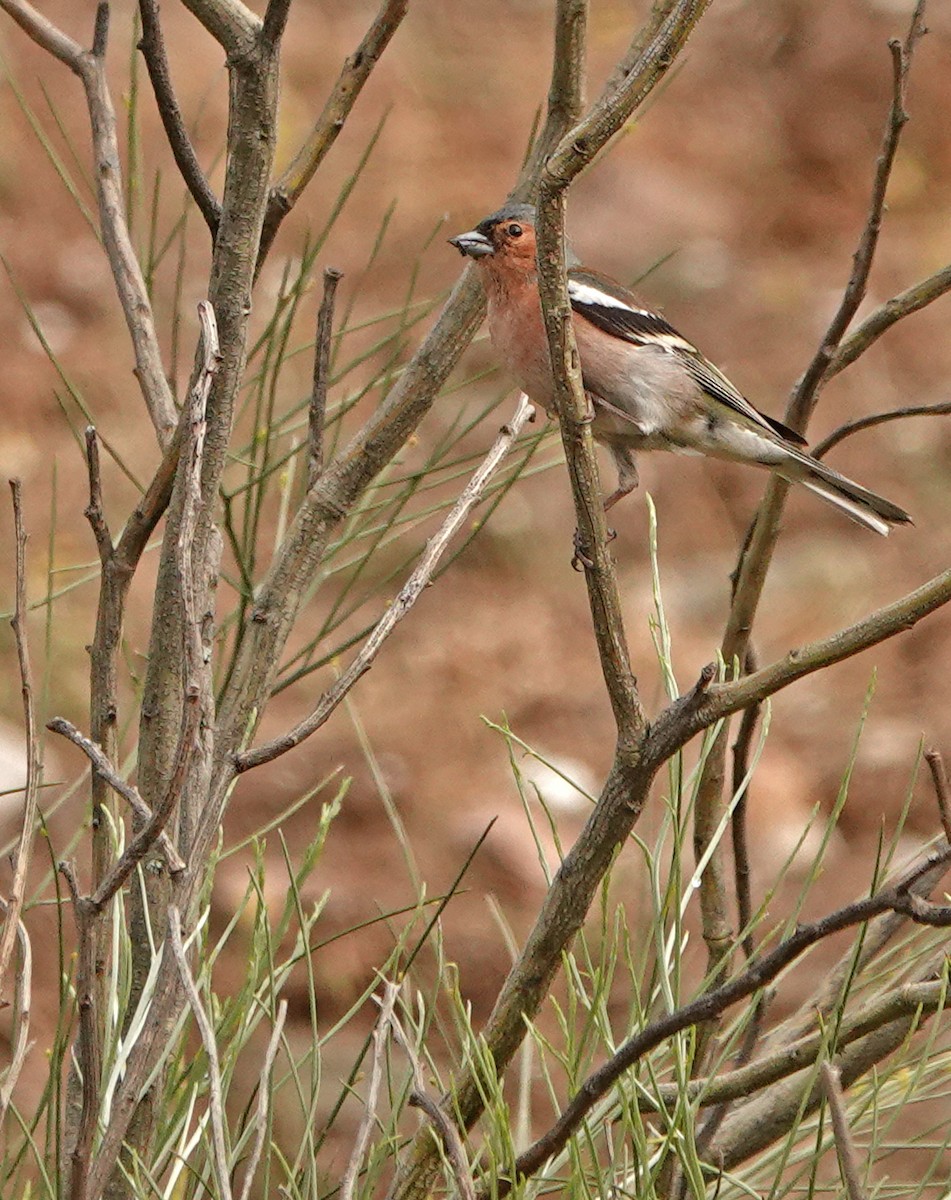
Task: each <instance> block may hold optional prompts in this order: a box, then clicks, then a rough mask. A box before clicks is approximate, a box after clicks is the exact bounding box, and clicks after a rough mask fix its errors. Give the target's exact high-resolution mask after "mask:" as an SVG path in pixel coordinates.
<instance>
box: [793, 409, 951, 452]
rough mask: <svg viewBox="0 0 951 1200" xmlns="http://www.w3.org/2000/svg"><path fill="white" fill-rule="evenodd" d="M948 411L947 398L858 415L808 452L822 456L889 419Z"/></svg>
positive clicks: (936, 414) (949, 410) (903, 418)
mask: <svg viewBox="0 0 951 1200" xmlns="http://www.w3.org/2000/svg"><path fill="white" fill-rule="evenodd" d="M948 413H951V401H947V400H946V401H944V402H942V403H941V404H912V405H909V406H908V407H907V408H893V409H890V410H889V411H888V412H880V413H872V414H871V416H868V417H859V418H858V419H857V420H855V421H847V422H846V423H845V424H844V425H840V426H839V428H838V429H834V430H833V431H832V433H830V434H829V435H828V437H824V438H823V439H822V441H821V442H819V443H817V444H816V445H815V446H814V447H813V448H812V450H811V451H810V453H811V454H812V456H813V458H824V457H825V455H826V454H828V453H829V451H830V450H831V449H832V447H833V446H838V444H839V442H843V441H845V439H846V438H847V437H851V436H852V434H853V433H859V432H861V430H863V429H873V428H874V427H875V426H876V425H885V424H886V423H887V422H889V421H904V420H905V418H906V417H941V416H946V415H947V414H948Z"/></svg>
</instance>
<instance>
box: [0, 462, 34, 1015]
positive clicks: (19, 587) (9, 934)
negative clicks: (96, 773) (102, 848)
mask: <svg viewBox="0 0 951 1200" xmlns="http://www.w3.org/2000/svg"><path fill="white" fill-rule="evenodd" d="M10 490H11V492H12V496H13V523H14V538H15V542H16V550H15V564H16V567H15V570H16V585H15V590H16V601H15V604H14V610H13V617H12V619H11V621H10V624H11V626H12V627H13V634H14V638H15V640H16V648H17V663H18V666H19V670H20V694H21V696H22V700H23V726H24V732H25V741H26V788H25V790H24V793H23V817H22V822H21V826H20V837H19V840H18V842H17V848H16V854H15V856H14V860H13V884H12V887H11V890H10V896H9V898H8V900H7V905H6V913H5V918H4V924H3V934H2V936H0V996H2V994H3V987H4V984H5V983H6V977H7V970H8V969H9V966H10V958H11V956H12V954H13V944H14V941H15V940H16V937H17V930H18V928H19V925H20V914H21V913H22V911H23V896H24V891H25V888H26V874H27V871H28V870H29V866H30V858H31V856H32V852H33V827H34V826H35V824H36V806H37V797H38V795H39V787H40V745H39V739H38V737H37V733H36V705H35V702H34V698H33V668H32V666H31V663H30V642H29V635H28V632H27V620H26V617H27V600H26V541H27V534H26V526H25V523H24V520H23V488H22V485H21V483H20V480H19V479H11V480H10Z"/></svg>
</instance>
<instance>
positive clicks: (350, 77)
mask: <svg viewBox="0 0 951 1200" xmlns="http://www.w3.org/2000/svg"><path fill="white" fill-rule="evenodd" d="M408 7H409V0H383V3H382V5H381V7H380V10H379V12H378V13H377V15H376V17H375V18H374V19H373V23H372V24H371V25H370V28H369V29H368V30H367V32H366V33H365V34H364V36H363V39H362V41H361V42H360V45H359V46H358V47H357V48H356V50H355V51H354V52H353V54H351V55H350V56H349V58H347V59H346V61H345V62H344V64H343V67H342V69H341V71H340V75H339V77H338V79H337V82H336V83H335V84H334V87H333V90H332V91H331V93H330V96H329V97H328V99H327V103H326V104H325V105H324V110H323V112H322V113H321V114H320V116H319V117H318V118H317V121H316V123H315V124H314V127H313V129H311V131H310V133H309V134H308V136H307V140H306V141H305V142H304V144H303V146H301V148H300V150H298V152H297V154H296V155H295V156H294V158H293V160H292V162H291V163H290V165H289V166H287V167H286V168H285V170H284V173H283V174H282V175H281V177H280V179H279V180H278V181H277V183H275V185H274V186H273V188H272V189H271V195H270V198H269V200H268V206H267V215H266V216H265V218H264V229H263V230H262V232H261V249H260V252H259V256H258V267H259V268H260V266H261V263H262V262H263V261H264V259H265V257H266V256H267V253H268V251H269V250H270V248H271V243H272V242H273V241H274V238H275V236H276V235H277V231H278V229H279V228H280V226H281V222H282V221H283V220H284V218H285V217H286V216H287V214H288V213H289V212H290V211H291V209H292V208H293V207H294V205H295V204H296V203H297V201H298V200H299V199H300V197H301V193H302V192H303V191H304V188H306V187H307V185H308V183H310V181H311V179H313V177H314V172H315V171H316V170H317V168H318V167H319V166H320V164H321V163H322V162H323V160H324V157H325V156H326V154H327V151H328V150H329V149H330V147H331V146H332V145H333V144H334V142H335V141H336V140H337V135H338V134H339V133H340V131H341V129H343V127H344V123H345V122H346V120H347V117H348V116H349V115H350V110H351V109H352V108H353V106H354V104H355V103H356V101H357V98H358V97H359V95H360V93H361V91H363V87H364V84H365V83H366V81H367V80H368V79H369V78H370V74H371V72H372V71H373V68H374V67H375V66H376V64H377V62H378V61H379V59H380V56H381V55H382V54H383V51H384V50H385V49H386V47H387V46H388V45H389V43H390V39H391V38H392V37H393V34H394V33H396V31H397V29H398V28H399V26H400V24H401V22H402V20H403V18H404V17H405V16H406V10H407V8H408ZM268 11H269V12H270V8H269V9H268Z"/></svg>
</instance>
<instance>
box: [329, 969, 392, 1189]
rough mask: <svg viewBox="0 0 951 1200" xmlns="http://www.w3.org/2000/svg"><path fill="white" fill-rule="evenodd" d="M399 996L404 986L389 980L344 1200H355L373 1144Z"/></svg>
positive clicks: (343, 1185)
mask: <svg viewBox="0 0 951 1200" xmlns="http://www.w3.org/2000/svg"><path fill="white" fill-rule="evenodd" d="M399 994H400V985H399V984H398V983H393V982H392V981H391V980H387V981H386V983H385V984H384V987H383V997H382V999H380V1000H378V1001H377V1003H378V1004H379V1006H380V1015H379V1017H377V1022H376V1026H375V1028H374V1030H373V1062H372V1065H371V1067H370V1082H369V1084H368V1085H367V1095H366V1100H365V1101H364V1109H363V1117H362V1119H361V1121H360V1128H359V1129H358V1130H357V1136H356V1138H355V1139H354V1143H353V1150H352V1151H351V1153H350V1161H349V1162H348V1163H347V1169H346V1171H345V1172H344V1176H343V1179H342V1180H341V1181H340V1193H339V1197H340V1200H353V1195H354V1190H355V1188H356V1184H357V1176H358V1175H359V1174H360V1164H361V1163H362V1162H363V1157H364V1155H365V1154H366V1152H367V1146H369V1144H370V1134H371V1132H372V1130H373V1122H374V1121H375V1120H376V1106H377V1102H378V1100H379V1095H380V1084H381V1083H382V1082H383V1060H384V1059H385V1057H386V1042H387V1038H388V1037H389V1035H390V1030H391V1028H392V1023H393V1012H394V1010H395V1008H396V1001H397V998H398V997H399Z"/></svg>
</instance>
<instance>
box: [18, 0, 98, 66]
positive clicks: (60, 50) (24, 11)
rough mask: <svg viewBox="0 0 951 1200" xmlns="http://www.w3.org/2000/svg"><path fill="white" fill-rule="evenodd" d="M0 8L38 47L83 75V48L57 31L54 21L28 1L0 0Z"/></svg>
mask: <svg viewBox="0 0 951 1200" xmlns="http://www.w3.org/2000/svg"><path fill="white" fill-rule="evenodd" d="M0 8H2V9H3V11H4V12H5V13H7V14H9V16H11V17H12V18H13V19H14V21H16V23H17V24H18V25H19V26H20V28H21V29H22V30H23V31H24V32H25V33H26V34H27V35H28V36H29V37H30V38H32V40H33V41H34V42H36V44H37V45H38V46H40V47H42V49H44V50H46V51H47V52H48V53H49V54H52V55H53V57H54V58H58V59H59V61H60V62H61V63H63V64H64V65H65V66H67V67H69V69H70V70H71V71H74V72H75V73H76V74H77V75H81V74H82V65H81V64H82V58H83V55H84V54H85V51H84V50H83V48H82V46H80V45H79V43H78V42H74V41H73V39H72V38H71V37H67V35H66V34H65V33H63V32H62V31H61V30H59V29H57V28H56V26H55V25H54V24H53V23H52V21H49V20H47V18H46V17H44V16H43V14H42V13H39V12H37V10H36V9H35V8H34V7H33V5H32V4H28V3H27V0H0Z"/></svg>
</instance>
